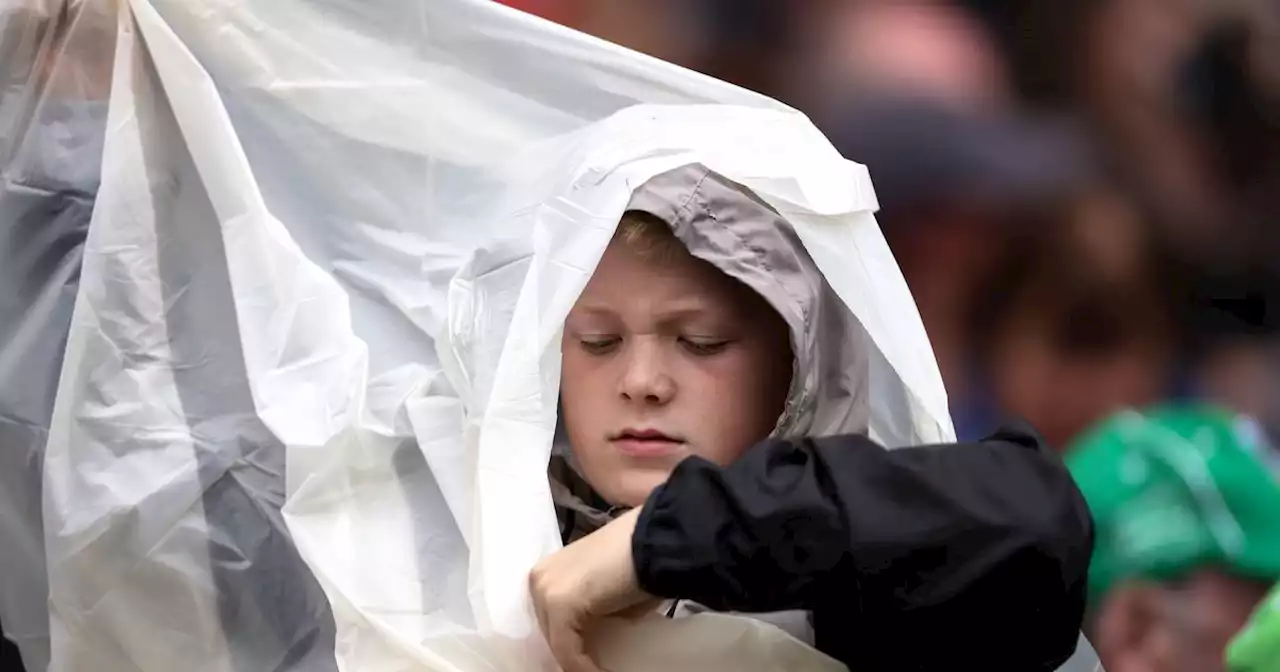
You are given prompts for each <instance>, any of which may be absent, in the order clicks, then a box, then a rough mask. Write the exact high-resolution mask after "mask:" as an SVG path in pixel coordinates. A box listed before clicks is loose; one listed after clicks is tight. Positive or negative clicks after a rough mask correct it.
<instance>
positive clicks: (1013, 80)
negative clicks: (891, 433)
mask: <svg viewBox="0 0 1280 672" xmlns="http://www.w3.org/2000/svg"><path fill="white" fill-rule="evenodd" d="M508 4H511V5H514V6H517V7H519V8H521V9H523V10H525V11H529V12H532V13H534V14H539V15H541V16H544V17H547V18H550V19H552V20H555V21H558V22H560V23H563V24H566V25H569V26H572V27H574V28H577V29H580V30H583V31H585V32H588V33H591V34H595V35H598V36H600V37H603V38H606V39H608V40H610V41H613V42H617V43H619V44H622V45H625V46H628V47H632V48H635V49H638V50H640V51H643V52H646V53H649V54H652V55H654V56H657V57H659V58H662V59H664V60H668V61H672V62H675V63H679V64H681V65H685V66H688V67H690V68H693V69H696V70H699V71H702V72H706V73H708V74H711V75H714V76H716V77H719V78H722V79H725V80H728V81H731V82H734V83H737V84H740V85H742V86H745V87H748V88H751V89H754V90H757V91H760V92H762V93H765V94H768V95H770V96H773V97H776V98H778V99H780V100H782V101H784V102H786V103H788V104H790V105H792V106H794V107H796V108H798V109H800V110H802V111H803V112H805V113H806V114H808V115H809V116H810V117H811V118H812V119H813V120H814V121H815V123H817V124H818V125H819V127H821V128H822V129H823V130H824V132H826V134H827V135H828V136H829V137H830V138H831V139H832V140H833V142H834V143H835V144H836V146H837V148H838V149H840V151H841V152H842V153H843V154H844V155H845V156H847V157H848V158H850V159H853V160H855V161H858V162H860V163H863V164H866V165H867V166H868V167H869V169H870V171H871V177H872V181H873V182H874V184H875V187H876V193H877V195H878V196H879V199H880V205H881V211H880V213H879V215H878V218H879V221H880V223H881V225H882V227H883V229H884V232H885V235H886V237H887V238H888V240H889V243H890V245H891V246H892V248H893V251H894V253H895V255H896V257H897V259H898V262H899V264H900V265H901V267H902V270H903V272H904V274H905V275H906V277H907V281H908V283H909V284H910V286H911V289H912V291H913V293H914V295H915V299H916V302H917V304H918V307H919V310H920V313H921V316H922V318H923V320H924V323H925V327H926V329H927V330H928V332H929V335H930V338H931V339H932V343H933V346H934V349H935V352H936V354H937V357H938V362H939V365H940V367H941V369H942V373H943V377H944V379H945V381H946V385H947V389H948V392H949V394H950V399H951V404H952V411H953V415H954V417H955V420H956V424H957V430H958V432H959V433H960V435H961V438H975V437H977V436H979V435H981V434H983V433H984V432H986V431H989V430H990V429H991V428H992V427H993V426H994V425H995V424H996V423H997V422H999V421H1000V420H1001V419H1003V418H1005V417H1006V416H1009V415H1017V416H1021V417H1023V418H1026V419H1027V420H1029V421H1030V422H1032V424H1034V425H1035V426H1036V427H1037V428H1038V429H1039V430H1040V431H1041V432H1042V433H1043V434H1044V435H1045V436H1046V438H1047V439H1048V440H1049V441H1050V443H1052V444H1053V445H1055V446H1060V447H1062V446H1066V445H1068V444H1069V443H1070V441H1071V440H1072V439H1073V438H1075V437H1077V436H1078V435H1079V434H1080V433H1081V432H1082V431H1084V430H1085V429H1086V428H1088V427H1089V426H1090V425H1092V424H1093V423H1095V422H1097V421H1099V420H1101V419H1102V418H1104V417H1105V416H1107V415H1108V414H1109V413H1111V412H1113V411H1115V410H1117V409H1120V408H1125V407H1143V406H1148V405H1150V404H1152V403H1157V402H1161V401H1168V400H1184V399H1196V400H1208V401H1212V402H1216V403H1219V404H1222V405H1225V406H1227V407H1229V408H1232V409H1235V410H1237V411H1240V412H1244V413H1248V414H1250V415H1252V416H1254V417H1255V418H1257V419H1258V420H1259V421H1261V422H1262V423H1263V424H1264V425H1265V426H1266V427H1267V428H1268V431H1270V432H1271V433H1272V435H1273V436H1274V434H1275V432H1277V430H1280V337H1278V335H1277V327H1280V308H1277V306H1278V305H1280V304H1278V303H1277V302H1278V301H1280V233H1277V230H1276V228H1275V227H1274V226H1272V223H1273V221H1274V220H1275V218H1276V216H1277V214H1280V5H1276V3H1274V2H1269V1H1267V0H1070V1H1068V0H1040V1H1037V2H1020V1H1016V0H955V1H953V2H920V1H914V2H902V1H894V0H805V1H804V2H777V1H769V0H643V1H640V0H608V1H601V0H509V2H508Z"/></svg>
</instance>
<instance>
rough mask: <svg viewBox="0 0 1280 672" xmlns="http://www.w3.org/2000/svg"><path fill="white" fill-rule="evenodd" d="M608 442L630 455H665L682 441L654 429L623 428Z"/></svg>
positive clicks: (677, 447)
mask: <svg viewBox="0 0 1280 672" xmlns="http://www.w3.org/2000/svg"><path fill="white" fill-rule="evenodd" d="M609 442H610V443H612V444H613V445H614V446H616V447H617V448H618V450H620V451H622V452H623V453H624V454H626V455H629V456H631V457H642V458H653V457H666V456H669V455H671V454H673V453H675V452H677V451H679V450H680V449H681V447H682V446H684V441H682V440H681V439H678V438H676V437H673V436H671V435H669V434H664V433H662V432H660V431H658V430H655V429H625V430H623V431H621V432H619V433H617V434H616V435H614V436H613V437H612V438H611V439H609Z"/></svg>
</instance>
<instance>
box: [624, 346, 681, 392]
mask: <svg viewBox="0 0 1280 672" xmlns="http://www.w3.org/2000/svg"><path fill="white" fill-rule="evenodd" d="M624 357H625V358H626V361H625V363H624V364H623V366H624V367H625V369H624V371H623V372H622V379H621V381H620V384H619V387H620V390H619V391H620V393H621V395H622V397H623V398H624V399H626V400H628V401H631V402H638V403H642V404H646V405H655V406H658V405H662V404H666V403H668V402H670V401H671V399H672V398H673V397H674V396H675V392H676V385H675V381H674V380H673V379H672V378H671V376H670V375H669V374H668V372H667V371H666V367H665V366H664V365H663V361H662V360H663V358H662V353H661V352H660V348H659V347H658V344H656V343H645V342H641V343H635V344H633V345H632V346H631V347H629V348H627V352H626V353H625V355H624Z"/></svg>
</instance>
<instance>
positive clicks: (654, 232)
mask: <svg viewBox="0 0 1280 672" xmlns="http://www.w3.org/2000/svg"><path fill="white" fill-rule="evenodd" d="M613 239H614V240H616V241H621V242H622V243H624V244H625V245H626V246H627V247H630V248H631V249H632V250H634V251H635V252H636V253H637V254H639V255H640V256H642V257H644V258H645V259H649V260H651V261H654V262H656V263H670V262H672V261H675V260H676V259H679V258H680V257H682V256H688V255H689V250H688V249H687V248H686V247H685V246H684V243H682V242H680V239H679V238H676V234H675V233H674V232H673V231H672V230H671V227H670V226H669V225H668V224H667V223H666V222H664V221H662V220H661V219H658V218H657V217H655V216H653V215H651V214H649V213H647V212H641V211H639V210H629V211H627V212H626V213H624V214H623V215H622V220H621V221H619V222H618V230H617V232H616V233H614V235H613Z"/></svg>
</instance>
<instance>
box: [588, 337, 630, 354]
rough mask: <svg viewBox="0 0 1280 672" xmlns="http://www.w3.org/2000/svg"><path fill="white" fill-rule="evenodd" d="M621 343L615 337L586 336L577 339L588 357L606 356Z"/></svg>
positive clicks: (620, 340) (619, 339)
mask: <svg viewBox="0 0 1280 672" xmlns="http://www.w3.org/2000/svg"><path fill="white" fill-rule="evenodd" d="M621 343H622V339H621V338H619V337H617V336H588V337H582V338H579V339H578V344H579V345H580V346H581V347H582V349H583V350H584V351H585V352H586V353H587V354H589V355H607V354H609V353H610V352H613V350H614V349H616V348H617V347H618V345H619V344H621Z"/></svg>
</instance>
